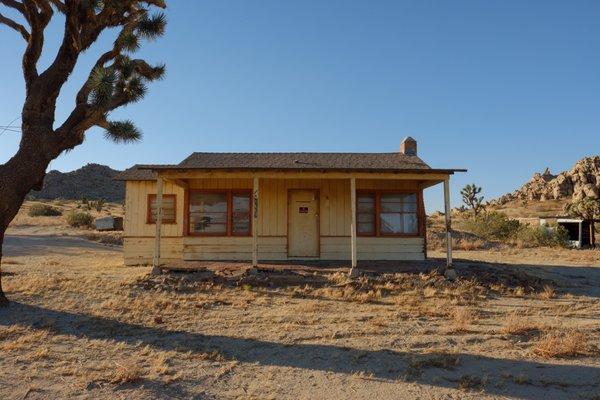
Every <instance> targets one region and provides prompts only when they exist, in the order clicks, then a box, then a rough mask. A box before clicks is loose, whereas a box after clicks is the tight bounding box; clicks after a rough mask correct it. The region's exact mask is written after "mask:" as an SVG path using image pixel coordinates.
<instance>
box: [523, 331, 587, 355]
mask: <svg viewBox="0 0 600 400" xmlns="http://www.w3.org/2000/svg"><path fill="white" fill-rule="evenodd" d="M532 352H533V354H535V355H538V356H540V357H543V358H556V357H574V356H580V355H587V354H588V336H587V335H586V334H585V333H583V332H580V331H576V330H569V331H550V332H548V333H546V334H545V335H543V336H541V337H540V338H539V339H538V341H537V342H536V343H535V344H534V346H533V348H532Z"/></svg>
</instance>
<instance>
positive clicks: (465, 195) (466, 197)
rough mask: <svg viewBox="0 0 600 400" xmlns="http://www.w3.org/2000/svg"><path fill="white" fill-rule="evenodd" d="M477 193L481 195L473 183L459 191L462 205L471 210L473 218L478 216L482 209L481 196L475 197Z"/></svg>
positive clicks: (479, 189)
mask: <svg viewBox="0 0 600 400" xmlns="http://www.w3.org/2000/svg"><path fill="white" fill-rule="evenodd" d="M479 193H481V187H478V186H476V185H475V184H474V183H472V184H470V185H466V186H465V187H464V188H462V190H461V191H460V194H461V195H462V201H463V203H465V204H466V205H467V206H468V207H469V208H471V210H473V214H475V216H477V215H479V212H480V211H481V210H483V208H484V206H483V196H479V197H477V195H478V194H479Z"/></svg>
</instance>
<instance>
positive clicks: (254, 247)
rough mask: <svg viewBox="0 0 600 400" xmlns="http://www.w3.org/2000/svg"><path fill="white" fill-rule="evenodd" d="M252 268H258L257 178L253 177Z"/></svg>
mask: <svg viewBox="0 0 600 400" xmlns="http://www.w3.org/2000/svg"><path fill="white" fill-rule="evenodd" d="M252 266H253V267H257V266H258V178H257V177H254V184H253V190H252Z"/></svg>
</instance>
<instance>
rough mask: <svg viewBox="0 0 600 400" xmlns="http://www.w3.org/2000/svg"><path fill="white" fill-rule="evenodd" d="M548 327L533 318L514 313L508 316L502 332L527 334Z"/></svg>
mask: <svg viewBox="0 0 600 400" xmlns="http://www.w3.org/2000/svg"><path fill="white" fill-rule="evenodd" d="M547 329H548V327H547V326H545V325H541V324H539V323H536V322H534V321H532V320H531V318H525V317H520V316H518V315H517V314H514V313H512V314H510V315H509V316H508V317H506V320H505V321H504V325H503V326H502V329H501V332H502V333H505V334H508V335H526V334H529V333H532V332H538V331H544V330H547Z"/></svg>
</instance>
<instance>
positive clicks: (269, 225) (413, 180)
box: [152, 170, 452, 271]
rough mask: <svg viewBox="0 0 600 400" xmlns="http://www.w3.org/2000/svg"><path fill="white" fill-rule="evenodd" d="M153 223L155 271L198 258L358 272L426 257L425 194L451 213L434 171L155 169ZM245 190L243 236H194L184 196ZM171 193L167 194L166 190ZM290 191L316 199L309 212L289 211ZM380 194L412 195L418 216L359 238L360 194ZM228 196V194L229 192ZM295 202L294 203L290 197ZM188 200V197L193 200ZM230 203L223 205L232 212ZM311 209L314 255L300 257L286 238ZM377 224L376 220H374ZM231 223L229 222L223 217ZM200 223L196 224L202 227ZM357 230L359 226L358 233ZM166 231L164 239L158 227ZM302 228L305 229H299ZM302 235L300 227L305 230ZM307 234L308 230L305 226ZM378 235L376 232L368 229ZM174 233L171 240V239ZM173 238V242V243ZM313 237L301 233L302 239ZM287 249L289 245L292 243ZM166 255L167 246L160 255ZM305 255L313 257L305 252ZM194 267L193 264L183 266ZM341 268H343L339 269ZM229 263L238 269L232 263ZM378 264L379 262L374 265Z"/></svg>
mask: <svg viewBox="0 0 600 400" xmlns="http://www.w3.org/2000/svg"><path fill="white" fill-rule="evenodd" d="M156 175H157V176H156V181H155V182H156V184H155V193H156V205H155V209H156V219H155V231H154V235H153V236H154V245H153V255H152V264H153V266H154V269H155V271H158V270H159V269H162V268H164V267H169V266H173V267H171V268H175V269H177V268H180V266H184V265H188V266H189V265H196V266H197V265H200V264H198V262H201V261H219V262H221V263H224V265H226V264H227V262H228V261H248V265H251V266H254V267H258V266H259V265H260V266H263V265H265V266H267V265H269V263H272V262H274V261H278V262H285V264H290V261H291V264H290V265H294V264H296V261H298V260H301V262H304V263H306V262H307V261H310V263H311V264H314V265H315V266H317V265H323V264H322V263H323V262H325V264H328V265H330V266H331V265H332V264H331V263H334V264H335V262H336V260H343V261H341V262H338V265H339V266H340V267H341V265H343V264H344V263H345V264H346V265H347V266H349V267H350V268H352V269H354V268H356V267H361V269H362V267H363V266H362V264H363V263H360V264H359V262H361V261H363V260H370V261H374V260H379V261H385V260H395V261H401V260H412V261H419V260H421V259H424V258H426V253H425V248H426V243H425V237H426V234H425V229H426V228H425V212H424V204H423V199H422V191H423V189H425V188H427V187H430V186H433V185H436V184H439V183H442V184H443V185H444V197H445V206H446V210H447V211H448V210H449V209H450V202H449V174H448V173H439V172H435V171H431V172H429V171H423V172H419V173H379V174H374V173H334V172H294V173H290V172H282V171H273V172H256V171H252V172H214V171H173V170H160V171H158V170H157V171H156ZM169 186H170V187H171V188H172V189H171V192H173V191H177V192H178V193H179V194H180V196H181V197H183V201H182V204H179V203H181V201H179V202H178V206H180V207H181V212H180V224H181V226H178V227H177V228H176V229H177V230H179V232H178V233H179V235H177V234H175V235H173V233H175V232H173V227H172V226H169V225H165V224H164V223H163V218H164V215H165V209H164V205H165V204H164V200H163V199H165V198H166V196H167V193H165V187H169ZM244 190H247V191H248V195H249V203H250V204H249V209H248V211H249V213H250V215H249V221H248V229H249V231H248V234H246V235H236V234H235V232H234V231H233V228H232V227H231V226H230V225H233V224H232V223H231V221H230V222H229V225H228V226H227V227H226V228H224V231H223V233H222V234H205V233H204V232H196V231H195V229H196V228H197V227H198V226H199V224H198V218H197V215H194V214H193V207H192V208H190V204H191V203H190V196H191V195H192V196H193V195H194V194H195V193H204V192H207V191H215V192H223V193H225V192H226V191H229V193H237V192H239V191H244ZM168 191H169V190H167V192H168ZM292 191H312V192H313V193H315V198H316V199H317V201H316V203H315V205H314V210H315V211H314V212H313V211H309V210H311V209H312V205H310V203H306V207H305V206H304V205H302V204H301V206H300V207H297V208H290V201H291V200H290V198H291V193H292ZM379 191H389V192H390V193H415V196H416V197H415V199H418V204H416V206H415V207H416V208H415V212H416V213H418V228H417V230H416V231H415V232H414V233H408V234H402V233H401V234H389V235H387V234H384V233H382V234H381V235H379V234H375V233H373V234H364V226H363V227H361V226H360V221H357V199H360V196H361V193H365V192H367V193H374V195H373V198H376V197H377V196H378V195H376V194H375V193H379ZM229 196H230V197H231V196H232V194H230V195H229ZM300 200H301V201H303V200H302V199H300ZM292 201H293V199H292ZM192 203H193V200H192ZM231 207H232V206H231V205H228V206H227V208H228V209H230V208H231ZM290 210H295V211H294V213H295V212H296V211H297V212H298V213H300V214H302V213H309V212H312V213H313V216H314V217H315V221H316V222H315V226H316V228H315V233H314V237H315V238H316V239H315V241H316V243H315V246H316V248H317V252H316V253H314V256H311V255H308V256H307V255H300V256H296V255H295V253H293V252H291V251H290V248H291V244H290V241H291V240H292V241H293V240H294V239H291V238H293V236H294V229H293V223H292V224H291V223H290V216H291V215H293V214H294V213H293V212H292V211H290ZM446 216H447V228H448V230H447V235H448V237H449V236H450V234H451V233H450V213H449V212H446ZM376 217H377V218H378V219H379V215H377V216H376ZM228 218H231V217H228ZM200 225H201V224H200ZM357 225H358V228H359V229H357ZM165 228H166V229H169V230H170V231H169V234H167V235H164V233H163V232H164V229H165ZM303 229H304V228H303ZM305 230H306V229H305ZM309 230H310V228H309ZM373 230H374V231H375V230H377V233H379V227H377V228H373ZM174 236H175V237H174ZM177 236H178V238H177ZM307 237H308V238H309V239H310V240H312V239H311V238H312V237H313V236H306V235H304V236H303V235H300V241H302V240H304V241H305V242H306V238H307ZM165 240H166V241H170V242H173V241H175V242H177V244H176V245H175V246H177V247H178V248H179V250H178V251H175V253H179V254H180V255H181V256H180V259H179V260H177V259H176V258H177V257H172V256H167V257H164V256H163V254H164V248H165V246H164V243H163V242H164V241H165ZM448 244H449V245H448V248H447V257H446V265H447V266H451V265H452V253H451V252H452V249H451V240H448ZM292 246H293V245H292ZM166 251H167V252H168V251H169V250H168V249H167V250H166ZM306 254H311V253H306ZM189 263H192V264H189ZM340 263H341V264H340ZM235 265H237V266H238V267H239V264H238V263H237V262H236V263H235ZM379 265H381V264H379Z"/></svg>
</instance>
